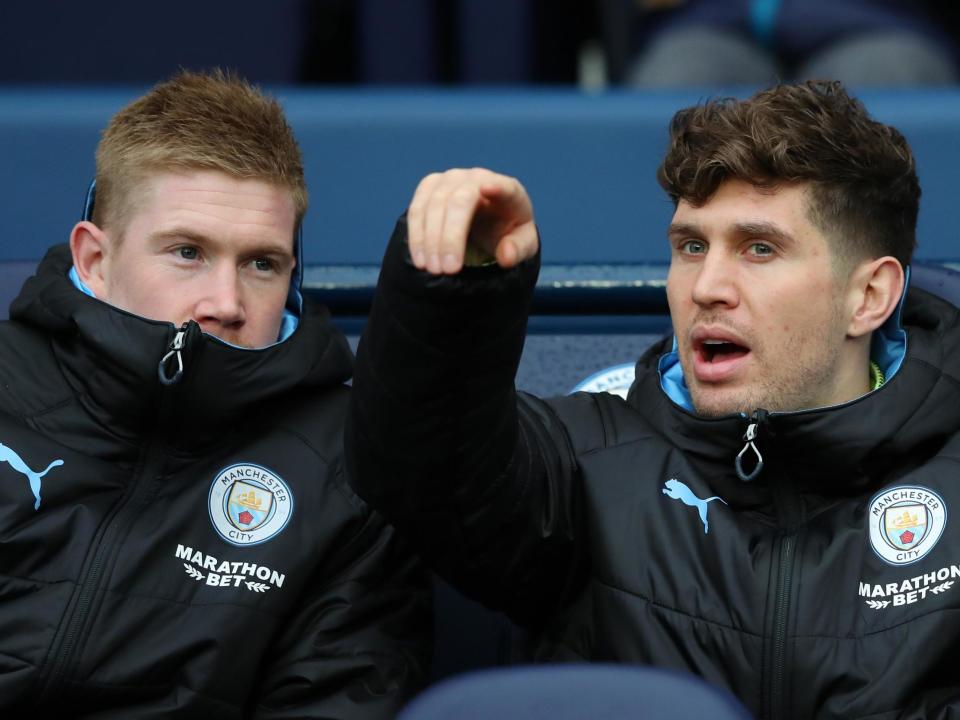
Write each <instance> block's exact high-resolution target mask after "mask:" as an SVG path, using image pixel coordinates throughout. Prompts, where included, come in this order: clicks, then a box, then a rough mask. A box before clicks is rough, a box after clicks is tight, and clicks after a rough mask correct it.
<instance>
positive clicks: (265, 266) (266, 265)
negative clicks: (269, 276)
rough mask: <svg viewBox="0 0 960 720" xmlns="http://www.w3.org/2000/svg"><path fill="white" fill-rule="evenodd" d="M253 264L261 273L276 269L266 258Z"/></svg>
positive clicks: (259, 259)
mask: <svg viewBox="0 0 960 720" xmlns="http://www.w3.org/2000/svg"><path fill="white" fill-rule="evenodd" d="M253 264H254V267H256V268H257V270H259V271H260V272H270V271H271V270H273V269H274V265H273V263H272V262H270V261H269V260H267V259H266V258H257V259H256V260H254V261H253Z"/></svg>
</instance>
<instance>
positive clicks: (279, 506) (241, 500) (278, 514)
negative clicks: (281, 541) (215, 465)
mask: <svg viewBox="0 0 960 720" xmlns="http://www.w3.org/2000/svg"><path fill="white" fill-rule="evenodd" d="M207 505H208V509H209V511H210V520H211V521H212V523H213V527H214V529H215V530H216V531H217V533H218V534H219V535H220V537H222V538H223V539H224V540H226V541H227V542H228V543H230V544H232V545H238V546H241V547H243V546H247V545H259V544H260V543H262V542H266V541H267V540H270V539H271V538H273V537H274V536H276V535H277V534H278V533H279V532H280V531H281V530H283V529H284V528H285V527H286V526H287V523H288V522H289V521H290V515H291V514H292V513H293V496H292V495H291V494H290V488H289V487H288V485H287V484H286V483H285V482H284V481H283V479H282V478H280V477H279V476H278V475H277V474H276V473H274V472H273V471H271V470H268V469H267V468H265V467H263V466H261V465H253V464H250V463H239V464H236V465H230V466H229V467H226V468H224V469H223V470H221V471H220V472H218V473H217V474H216V476H215V477H214V479H213V484H212V485H211V486H210V495H209V498H208V502H207Z"/></svg>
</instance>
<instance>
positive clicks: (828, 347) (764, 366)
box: [684, 306, 842, 418]
mask: <svg viewBox="0 0 960 720" xmlns="http://www.w3.org/2000/svg"><path fill="white" fill-rule="evenodd" d="M839 317H840V308H839V307H837V306H834V307H833V308H832V311H831V314H830V317H829V318H828V319H827V321H826V322H825V323H823V324H820V325H818V326H816V327H815V331H814V332H812V333H810V332H802V331H797V332H794V333H792V334H791V335H789V336H788V337H787V338H786V339H785V341H784V342H782V343H779V344H780V345H782V347H781V348H777V349H776V351H777V357H771V355H770V350H769V344H768V343H765V342H762V341H758V340H757V339H756V338H753V339H752V340H751V346H750V351H751V355H752V357H751V360H752V364H753V367H752V368H751V370H750V373H751V374H752V376H753V377H752V378H751V380H750V381H749V382H747V383H746V384H744V385H742V386H741V387H739V388H732V389H730V390H711V389H707V388H702V387H700V386H699V384H698V383H697V381H696V379H695V378H694V376H693V372H692V368H690V369H689V370H688V369H687V368H686V367H685V368H684V374H685V376H686V377H687V378H690V380H688V382H687V386H688V388H689V390H690V398H691V400H692V402H693V407H694V410H695V411H696V413H697V415H699V416H701V417H705V418H719V417H725V416H729V415H736V414H743V415H747V416H750V415H752V414H753V412H754V411H755V410H757V409H759V408H762V409H764V410H767V411H768V412H794V411H798V410H809V409H812V408H816V407H823V406H824V405H825V404H827V403H828V402H829V401H828V400H826V398H828V397H831V396H832V393H833V389H834V385H835V376H836V372H837V370H836V368H837V366H838V360H839V357H840V349H841V344H840V341H839V340H838V339H837V338H838V337H842V334H841V335H838V332H839V328H838V320H839Z"/></svg>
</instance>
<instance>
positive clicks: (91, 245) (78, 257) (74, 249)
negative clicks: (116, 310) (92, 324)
mask: <svg viewBox="0 0 960 720" xmlns="http://www.w3.org/2000/svg"><path fill="white" fill-rule="evenodd" d="M109 247H110V239H109V238H108V237H107V234H106V233H105V232H104V231H103V230H101V229H100V228H99V227H97V226H96V225H94V224H93V223H92V222H90V221H89V220H83V221H81V222H78V223H77V224H76V225H74V226H73V232H71V233H70V252H71V253H73V267H74V268H75V269H76V271H77V275H78V276H79V277H80V280H81V281H82V282H83V284H84V285H86V286H87V287H88V288H90V290H91V291H93V294H94V295H96V296H97V297H98V298H100V299H101V300H104V299H106V297H107V280H108V275H109V262H108V261H107V252H108V250H109Z"/></svg>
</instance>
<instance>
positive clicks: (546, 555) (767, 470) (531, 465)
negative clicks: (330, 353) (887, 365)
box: [346, 222, 960, 720]
mask: <svg viewBox="0 0 960 720" xmlns="http://www.w3.org/2000/svg"><path fill="white" fill-rule="evenodd" d="M536 274H537V261H536V260H532V261H528V262H527V263H525V264H523V265H521V266H520V267H518V268H514V269H512V270H509V271H502V270H500V269H498V268H496V267H493V268H467V269H466V270H465V271H464V272H462V273H461V274H459V275H457V276H453V277H445V278H433V277H428V276H427V275H426V274H425V273H421V272H419V271H417V270H416V269H415V268H414V267H413V266H412V264H411V263H410V262H409V260H408V256H407V252H406V246H405V227H404V224H403V222H401V223H400V225H399V226H398V230H397V232H395V234H394V238H393V240H392V242H391V245H390V247H389V248H388V250H387V255H386V259H385V261H384V266H383V268H382V271H381V277H380V284H379V288H378V291H377V292H378V295H377V297H376V300H375V303H374V308H373V311H372V314H371V317H370V320H369V324H368V325H367V328H366V331H365V334H364V336H363V338H362V340H361V344H360V346H359V348H358V355H357V367H356V370H355V377H354V394H353V400H352V405H351V410H350V415H349V417H348V424H347V431H346V448H347V449H346V453H347V466H348V470H349V475H350V477H351V482H353V483H354V484H355V486H356V487H357V489H358V491H359V493H360V494H361V495H362V496H363V497H365V498H366V499H368V500H369V501H370V502H371V503H372V504H374V505H375V506H377V507H378V508H380V509H381V510H382V511H383V512H384V514H386V515H387V516H388V517H389V518H391V519H392V520H393V521H394V522H395V523H396V524H397V525H398V526H399V527H401V528H404V529H407V530H408V531H409V532H410V533H411V534H412V535H414V536H416V538H417V542H418V544H419V546H420V548H421V550H422V552H423V553H424V555H425V557H426V558H428V560H429V562H430V563H431V564H433V565H434V566H435V567H436V568H437V569H438V570H439V571H440V572H441V573H442V574H443V575H445V576H446V577H447V578H448V579H450V580H451V581H452V582H454V583H455V584H457V585H458V586H459V587H460V588H461V589H463V590H464V591H465V592H467V593H469V594H470V595H472V596H474V597H476V598H478V599H480V600H482V601H483V602H485V603H486V604H488V605H489V606H491V607H494V608H499V609H503V610H505V611H506V612H508V613H509V614H510V616H511V617H512V618H513V620H514V621H516V622H517V623H519V624H521V625H522V626H523V627H524V628H525V629H526V630H527V631H528V632H529V635H530V636H531V638H532V653H533V658H534V659H535V660H537V661H541V662H549V661H605V662H625V663H637V664H650V665H657V666H661V667H667V668H674V669H678V670H682V671H689V672H691V673H695V674H697V675H700V676H702V677H703V678H705V679H706V680H708V681H709V682H711V683H714V684H716V685H718V686H721V687H724V688H727V689H729V690H730V691H732V692H733V693H734V694H735V695H736V696H737V697H739V698H740V699H741V700H742V701H743V702H744V703H745V704H746V705H747V706H748V707H749V708H750V709H751V710H752V712H753V713H755V714H756V715H757V716H758V717H762V718H798V719H801V718H835V719H837V720H840V719H841V718H842V719H844V720H850V719H851V718H871V719H872V720H879V719H880V718H884V719H889V718H903V719H918V718H948V717H956V716H957V714H958V713H960V670H958V668H960V521H958V520H957V519H956V513H957V512H960V481H958V477H960V436H958V430H960V379H958V378H960V324H958V319H960V318H958V311H957V309H956V308H955V307H954V306H953V305H951V304H949V303H946V302H944V301H942V300H939V299H938V298H935V297H934V296H932V295H929V294H927V293H924V292H922V291H919V290H913V291H911V292H910V293H909V295H908V298H907V301H906V304H905V309H904V314H903V324H904V326H905V328H906V331H907V348H906V356H905V359H904V361H903V364H902V366H901V367H900V369H899V372H897V373H896V374H895V375H894V376H893V377H892V378H891V379H890V380H889V381H888V382H887V383H886V384H885V385H883V386H882V387H881V388H880V389H878V390H876V391H874V392H871V393H869V394H867V395H865V396H863V397H861V398H859V399H857V400H854V401H852V402H849V403H846V404H844V405H840V406H836V407H830V408H826V409H819V410H810V411H805V412H796V413H780V414H765V413H759V414H757V415H756V416H754V417H746V416H730V417H724V418H719V419H705V418H701V417H697V416H696V415H694V414H693V413H691V412H688V411H687V410H685V409H683V408H682V407H681V406H680V405H678V404H676V403H674V402H673V401H672V400H671V399H670V398H669V397H668V396H667V395H666V393H665V392H664V391H663V389H662V387H661V380H660V373H659V370H658V365H659V358H660V356H661V355H662V354H663V353H664V352H665V351H667V350H669V348H670V345H669V340H667V341H665V342H664V343H661V344H659V345H658V346H656V347H654V348H652V349H651V350H650V351H649V352H647V353H646V354H645V355H644V356H643V357H642V358H641V359H640V361H639V363H638V365H637V376H636V381H635V384H634V386H633V388H632V390H631V392H630V394H629V397H628V399H627V400H626V401H624V400H622V399H621V398H619V397H616V396H613V395H609V394H596V395H593V394H586V393H579V394H574V395H572V396H568V397H562V398H556V399H551V400H547V401H543V400H539V399H537V398H533V397H530V396H524V395H518V394H517V393H516V392H515V390H514V387H513V377H514V373H515V370H516V366H517V363H518V360H519V354H520V351H521V348H522V343H523V335H524V331H525V323H526V313H527V309H528V306H529V301H530V297H531V292H532V286H533V284H534V282H535V278H536ZM751 425H753V426H754V430H755V431H756V432H757V436H756V438H755V439H754V446H755V448H756V450H757V451H758V452H759V453H760V455H762V458H763V462H764V465H763V467H762V469H761V471H760V472H759V474H758V475H757V476H756V477H755V478H754V479H753V480H751V481H749V482H745V481H744V480H742V479H740V476H739V475H738V473H737V472H736V468H735V460H736V458H737V456H738V455H739V454H740V452H741V451H742V450H743V449H744V448H746V453H745V454H744V458H743V459H742V460H743V461H745V462H744V469H745V470H747V471H749V470H752V469H753V461H754V460H755V458H756V455H755V454H754V449H753V448H751V447H750V446H749V445H748V443H747V442H746V441H745V439H744V438H745V434H746V431H747V429H748V427H750V426H751ZM745 474H747V473H745ZM951 511H952V512H951Z"/></svg>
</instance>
